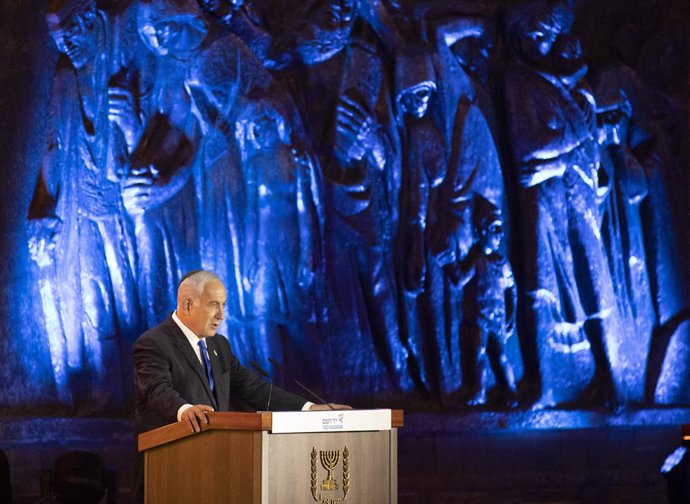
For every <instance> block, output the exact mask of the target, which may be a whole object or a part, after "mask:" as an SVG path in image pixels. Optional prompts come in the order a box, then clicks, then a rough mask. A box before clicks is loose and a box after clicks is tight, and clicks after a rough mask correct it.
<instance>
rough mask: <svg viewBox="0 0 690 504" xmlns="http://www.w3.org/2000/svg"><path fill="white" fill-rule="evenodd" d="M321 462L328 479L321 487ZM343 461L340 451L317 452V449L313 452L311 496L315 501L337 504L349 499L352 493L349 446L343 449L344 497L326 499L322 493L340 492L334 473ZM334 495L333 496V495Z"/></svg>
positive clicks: (323, 503) (313, 449)
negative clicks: (319, 475) (319, 472)
mask: <svg viewBox="0 0 690 504" xmlns="http://www.w3.org/2000/svg"><path fill="white" fill-rule="evenodd" d="M319 461H320V462H321V465H322V466H323V468H324V469H326V479H324V480H322V482H321V484H320V485H319V477H318V469H319V468H318V465H319ZM340 461H341V457H340V450H319V451H317V450H316V447H314V448H312V450H311V495H312V497H314V500H315V501H317V502H321V503H322V504H337V503H340V502H342V501H344V500H346V499H347V496H348V494H349V493H350V450H348V448H347V446H346V447H345V448H344V449H343V456H342V466H343V482H342V492H343V494H342V497H325V496H323V495H321V491H324V490H325V491H333V490H338V489H339V488H340V487H339V486H338V482H337V481H336V479H335V478H334V477H333V472H334V471H335V469H336V468H337V467H338V464H339V463H340ZM331 495H333V494H331Z"/></svg>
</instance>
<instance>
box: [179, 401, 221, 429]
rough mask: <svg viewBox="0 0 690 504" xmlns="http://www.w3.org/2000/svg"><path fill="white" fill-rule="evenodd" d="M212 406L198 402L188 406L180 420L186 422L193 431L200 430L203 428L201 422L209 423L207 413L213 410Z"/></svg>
mask: <svg viewBox="0 0 690 504" xmlns="http://www.w3.org/2000/svg"><path fill="white" fill-rule="evenodd" d="M213 411H214V410H213V408H212V407H211V406H207V405H206V404H197V405H196V406H192V407H191V408H187V409H186V410H184V411H183V412H182V414H181V415H180V422H185V423H186V424H187V427H189V430H190V431H192V432H199V431H200V430H201V424H207V423H208V417H207V416H206V413H211V412H213Z"/></svg>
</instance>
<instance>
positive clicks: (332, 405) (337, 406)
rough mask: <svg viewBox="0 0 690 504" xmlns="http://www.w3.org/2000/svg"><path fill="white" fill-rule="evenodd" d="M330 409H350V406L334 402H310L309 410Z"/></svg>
mask: <svg viewBox="0 0 690 504" xmlns="http://www.w3.org/2000/svg"><path fill="white" fill-rule="evenodd" d="M331 409H335V410H345V409H347V410H351V409H352V406H348V405H346V404H335V403H328V404H312V405H311V406H310V407H309V411H329V410H331Z"/></svg>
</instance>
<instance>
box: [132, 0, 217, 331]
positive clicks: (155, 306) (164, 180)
mask: <svg viewBox="0 0 690 504" xmlns="http://www.w3.org/2000/svg"><path fill="white" fill-rule="evenodd" d="M137 8H138V10H137V29H138V32H139V36H140V43H139V46H138V47H137V49H138V51H137V52H136V53H135V58H136V61H137V63H138V64H139V66H140V68H141V73H142V75H141V79H140V80H141V96H140V99H139V101H140V104H141V116H142V118H143V122H144V124H143V125H142V133H141V134H140V135H139V136H138V138H137V145H136V147H135V149H134V152H133V154H132V156H131V159H130V162H129V165H128V169H127V172H126V177H124V179H123V180H122V187H123V189H122V191H123V199H124V202H125V205H126V207H127V210H128V212H129V214H130V216H131V218H132V220H133V221H134V224H135V230H136V243H137V255H138V266H137V272H138V277H139V282H138V283H139V293H140V297H141V299H142V304H143V312H144V316H145V318H146V321H147V323H148V324H156V323H158V322H160V321H161V320H163V319H164V318H165V317H166V315H167V313H168V311H169V309H170V307H171V306H174V304H175V287H176V285H177V283H178V282H179V280H180V278H181V275H182V274H183V273H184V272H185V271H188V270H191V269H195V268H198V267H199V265H200V259H199V245H198V233H197V222H196V204H195V203H196V202H195V194H194V181H193V179H192V168H191V167H192V163H193V158H194V154H195V152H196V149H197V146H198V142H199V132H198V127H197V125H196V119H195V117H194V115H193V114H192V111H191V103H190V99H189V96H188V95H187V94H186V91H185V87H184V79H185V77H186V75H187V66H188V65H189V61H190V58H191V57H192V56H193V55H194V54H195V53H196V52H197V51H198V50H199V47H200V46H201V43H202V42H203V40H204V39H205V37H206V35H207V33H208V26H207V25H206V22H205V21H204V20H203V13H202V12H201V11H200V10H199V8H198V6H197V5H196V2H194V1H192V0H190V1H188V2H175V1H172V0H170V1H167V0H140V1H139V2H138V6H137Z"/></svg>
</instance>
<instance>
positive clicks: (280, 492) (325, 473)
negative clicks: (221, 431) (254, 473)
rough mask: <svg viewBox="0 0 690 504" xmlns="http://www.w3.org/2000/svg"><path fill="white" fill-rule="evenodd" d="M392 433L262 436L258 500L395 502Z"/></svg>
mask: <svg viewBox="0 0 690 504" xmlns="http://www.w3.org/2000/svg"><path fill="white" fill-rule="evenodd" d="M396 436H397V431H396V430H395V429H393V430H387V431H371V432H338V433H336V432H330V433H309V434H269V433H266V432H264V433H263V434H262V460H263V462H262V467H263V470H262V474H261V479H262V484H261V488H262V491H261V494H262V499H261V503H262V504H285V503H288V502H289V503H292V504H315V503H321V504H341V503H342V504H347V503H348V502H352V503H357V504H391V503H396V502H397V462H396V461H397V437H396Z"/></svg>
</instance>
